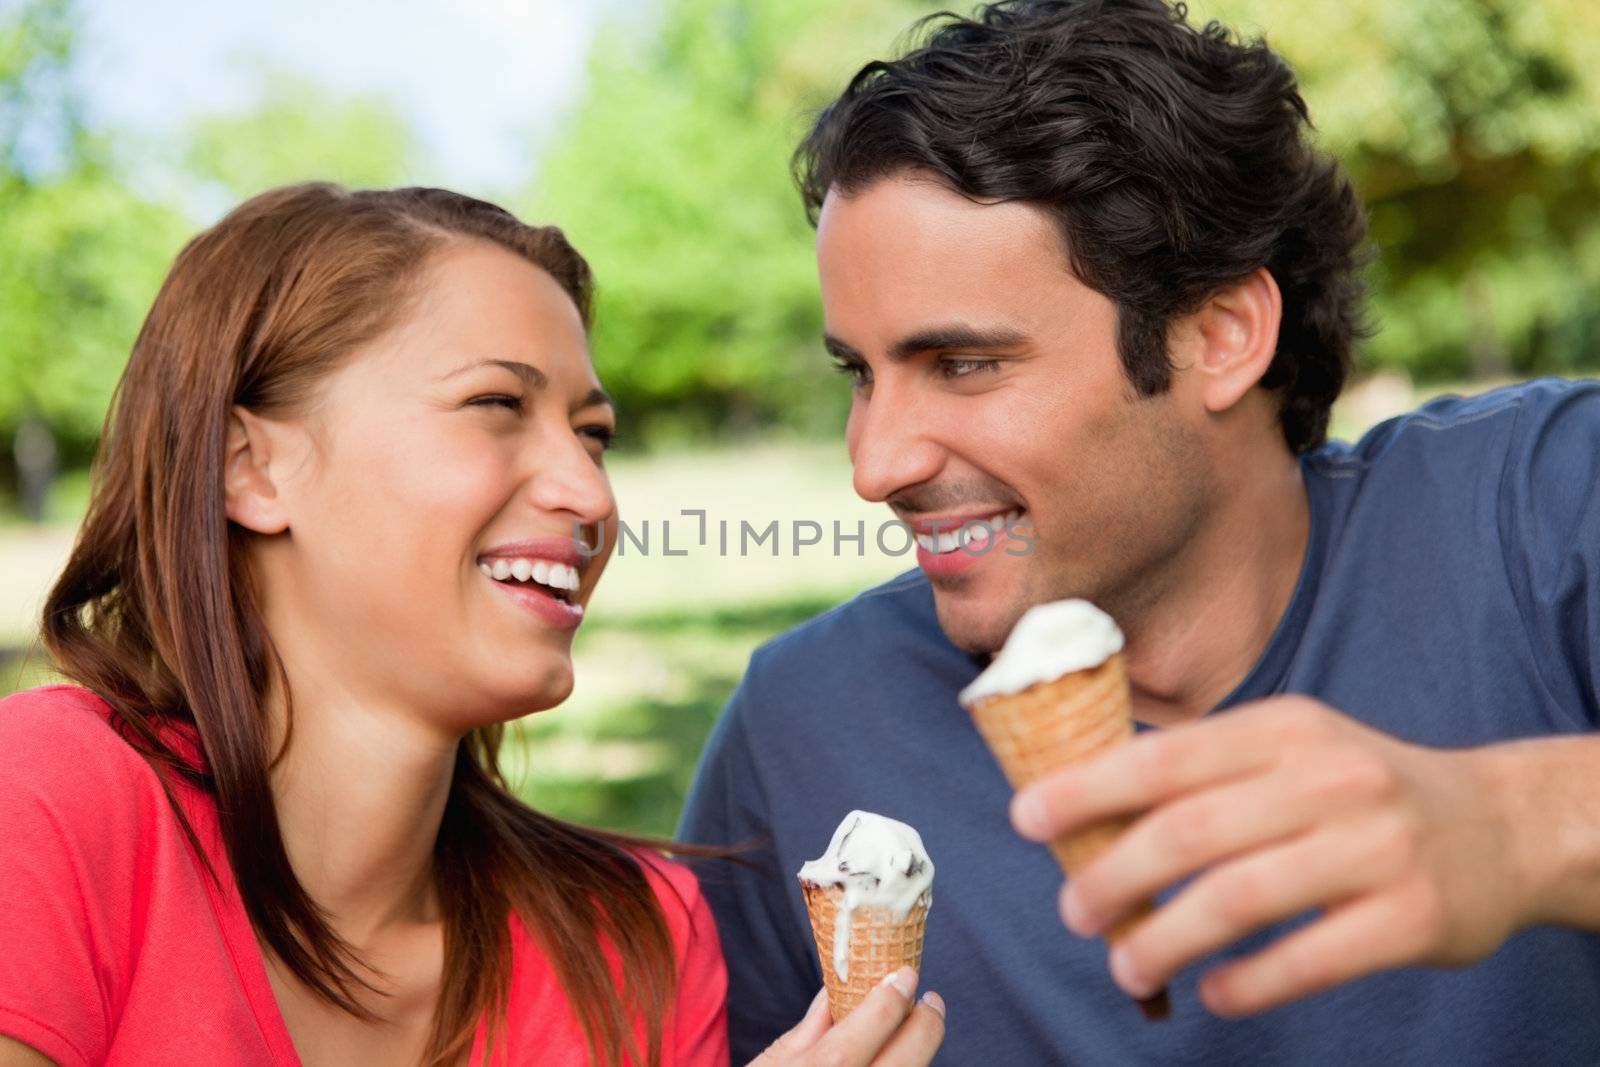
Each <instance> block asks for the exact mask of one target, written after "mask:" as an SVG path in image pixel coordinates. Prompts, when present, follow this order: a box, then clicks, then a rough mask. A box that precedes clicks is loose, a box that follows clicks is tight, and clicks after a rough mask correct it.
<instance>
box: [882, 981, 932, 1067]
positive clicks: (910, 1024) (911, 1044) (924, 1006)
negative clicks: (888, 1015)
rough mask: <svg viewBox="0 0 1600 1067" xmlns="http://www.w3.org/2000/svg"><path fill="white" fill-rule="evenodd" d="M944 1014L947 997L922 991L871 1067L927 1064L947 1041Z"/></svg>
mask: <svg viewBox="0 0 1600 1067" xmlns="http://www.w3.org/2000/svg"><path fill="white" fill-rule="evenodd" d="M944 1016H945V1007H944V998H942V997H940V996H939V994H937V993H935V992H933V991H932V990H931V989H930V990H929V991H928V992H926V993H924V994H922V998H921V999H920V1000H918V1001H917V1006H916V1007H915V1008H912V1009H911V1015H910V1017H909V1018H908V1019H906V1021H905V1022H904V1023H903V1024H901V1026H900V1029H899V1030H898V1031H897V1032H896V1033H895V1035H894V1038H893V1039H892V1040H891V1041H890V1042H889V1044H888V1045H887V1046H886V1047H885V1048H884V1050H883V1051H882V1052H880V1053H879V1054H878V1058H877V1059H875V1060H873V1061H872V1067H927V1064H928V1063H930V1062H931V1061H932V1060H933V1054H934V1053H935V1052H938V1051H939V1045H940V1044H942V1043H943V1041H944Z"/></svg>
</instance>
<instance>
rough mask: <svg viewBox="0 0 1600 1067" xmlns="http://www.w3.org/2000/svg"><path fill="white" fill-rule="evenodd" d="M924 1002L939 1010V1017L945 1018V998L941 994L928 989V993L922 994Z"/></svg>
mask: <svg viewBox="0 0 1600 1067" xmlns="http://www.w3.org/2000/svg"><path fill="white" fill-rule="evenodd" d="M922 1003H924V1004H926V1005H927V1006H928V1007H930V1008H932V1009H933V1010H934V1011H936V1012H938V1013H939V1018H941V1019H943V1018H944V998H943V997H941V996H940V995H939V994H937V993H935V992H934V991H933V990H931V989H930V990H928V991H927V992H926V993H924V994H922Z"/></svg>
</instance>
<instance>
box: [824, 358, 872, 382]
mask: <svg viewBox="0 0 1600 1067" xmlns="http://www.w3.org/2000/svg"><path fill="white" fill-rule="evenodd" d="M833 369H834V370H836V371H838V372H839V373H840V374H848V375H850V382H851V384H852V385H866V384H867V383H868V382H870V381H872V368H871V367H868V366H867V365H866V364H865V363H857V362H856V361H854V360H845V359H835V360H834V361H833Z"/></svg>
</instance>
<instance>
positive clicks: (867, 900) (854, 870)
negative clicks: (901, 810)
mask: <svg viewBox="0 0 1600 1067" xmlns="http://www.w3.org/2000/svg"><path fill="white" fill-rule="evenodd" d="M800 879H801V881H805V882H810V883H812V884H813V885H821V886H840V887H842V888H843V889H844V900H843V901H842V903H841V904H840V905H839V911H838V915H837V917H836V918H835V920H834V924H833V969H834V971H835V972H836V973H837V974H838V976H839V978H840V979H841V980H842V981H848V980H849V978H850V919H851V917H852V916H853V915H854V914H855V912H856V909H858V908H886V909H888V910H889V911H891V912H892V913H893V914H894V917H895V920H896V921H901V920H903V919H905V917H906V916H907V915H908V914H910V912H911V909H912V908H913V907H915V906H916V905H917V904H918V902H922V903H924V904H929V903H932V899H933V861H932V860H930V859H929V858H928V851H927V849H926V848H924V847H923V845H922V837H921V835H920V834H918V833H917V832H916V831H915V830H913V829H912V828H911V827H909V826H907V825H906V824H905V823H903V822H897V821H895V820H894V819H889V818H885V817H884V816H882V815H874V814H873V813H872V812H870V811H852V812H851V813H850V814H849V815H846V816H845V817H844V821H843V822H841V823H840V824H839V828H838V829H837V830H835V831H834V832H833V840H832V841H830V842H828V851H826V852H824V853H823V854H822V855H821V856H818V857H817V858H816V859H814V860H812V861H811V862H809V863H807V864H806V865H805V866H803V867H801V868H800Z"/></svg>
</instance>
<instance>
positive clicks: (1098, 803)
mask: <svg viewBox="0 0 1600 1067" xmlns="http://www.w3.org/2000/svg"><path fill="white" fill-rule="evenodd" d="M1590 751H1593V749H1592V748H1591V750H1590ZM1492 752H1493V749H1492V748H1490V749H1477V750H1458V751H1445V750H1435V749H1427V748H1421V747H1418V746H1415V745H1410V744H1406V743H1404V742H1401V741H1398V740H1395V739H1394V738H1392V737H1389V736H1387V735H1385V734H1382V733H1379V732H1377V731H1375V730H1372V729H1370V728H1368V727H1366V726H1364V725H1361V724H1360V723H1357V722H1355V721H1353V720H1351V719H1349V718H1347V717H1346V716H1344V715H1342V714H1340V713H1338V712H1336V711H1334V710H1333V709H1331V708H1329V707H1327V706H1326V705H1323V704H1320V703H1318V702H1316V701H1314V700H1310V699H1308V698H1304V697H1277V698H1273V699H1270V700H1264V701H1261V702H1259V703H1257V704H1253V705H1249V706H1246V707H1241V708H1238V709H1235V710H1230V711H1228V712H1225V713H1223V714H1220V715H1217V716H1216V717H1214V718H1211V719H1206V720H1203V721H1201V722H1198V723H1195V724H1192V725H1186V726H1181V727H1176V728H1173V729H1170V730H1163V731H1153V732H1151V733H1147V734H1144V735H1142V736H1140V737H1138V738H1136V739H1134V740H1133V741H1132V742H1130V743H1129V744H1127V745H1125V746H1123V747H1122V748H1120V749H1118V750H1116V751H1114V752H1111V753H1108V754H1106V755H1104V756H1101V757H1098V758H1096V759H1094V760H1090V761H1086V762H1085V763H1082V764H1078V765H1076V766H1073V767H1070V768H1066V769H1064V770H1062V771H1059V772H1057V773H1055V774H1053V775H1051V776H1049V777H1047V778H1044V779H1042V780H1040V781H1039V782H1036V783H1034V785H1032V786H1031V787H1029V788H1028V789H1026V790H1024V791H1023V792H1021V793H1019V794H1018V795H1017V797H1016V799H1015V801H1014V802H1013V805H1012V821H1013V823H1014V824H1015V825H1016V827H1017V830H1018V831H1019V832H1020V833H1022V835H1023V836H1025V837H1028V838H1031V839H1033V840H1036V841H1048V840H1051V839H1053V838H1055V837H1057V836H1059V835H1061V834H1065V833H1068V832H1070V831H1072V830H1074V829H1076V828H1078V827H1080V826H1082V825H1084V824H1086V823H1091V822H1094V821H1097V820H1099V819H1103V818H1105V817H1107V816H1111V815H1117V814H1128V813H1135V812H1142V813H1144V814H1143V815H1142V817H1140V818H1139V819H1138V820H1137V821H1136V822H1135V823H1134V824H1133V825H1132V826H1131V827H1129V828H1128V830H1127V831H1126V832H1124V833H1123V835H1122V836H1121V837H1120V838H1118V840H1117V841H1116V843H1115V844H1114V845H1112V847H1111V848H1109V849H1108V850H1107V851H1106V852H1105V853H1104V854H1103V855H1101V856H1100V857H1099V858H1098V859H1097V860H1095V862H1094V863H1092V864H1091V865H1090V866H1089V867H1088V868H1086V869H1085V870H1084V871H1083V872H1082V873H1081V874H1079V875H1078V876H1076V877H1074V878H1073V879H1072V880H1071V882H1070V883H1069V884H1068V886H1067V887H1066V888H1065V889H1064V890H1063V891H1062V896H1061V910H1062V916H1063V918H1064V920H1065V921H1066V924H1067V925H1068V926H1069V927H1070V928H1071V929H1072V930H1074V931H1076V932H1077V933H1079V934H1084V935H1094V934H1098V933H1101V932H1103V931H1104V930H1106V929H1107V928H1108V927H1110V926H1111V925H1112V924H1113V923H1114V922H1115V921H1116V920H1117V919H1118V918H1120V917H1122V916H1123V915H1125V914H1127V913H1128V912H1130V911H1131V910H1132V909H1133V908H1134V907H1135V906H1136V905H1137V904H1138V903H1139V902H1141V901H1146V900H1150V899H1152V898H1154V897H1155V895H1156V894H1157V893H1158V892H1159V891H1160V890H1162V889H1165V888H1166V887H1168V886H1170V885H1172V884H1173V883H1175V882H1178V881H1180V880H1182V879H1184V878H1186V877H1188V876H1190V875H1194V874H1197V873H1198V875H1199V877H1197V878H1196V879H1195V880H1194V881H1193V882H1192V883H1190V884H1189V885H1188V886H1186V887H1185V888H1184V889H1183V890H1182V891H1181V892H1179V893H1178V894H1177V895H1176V896H1175V897H1174V898H1173V899H1172V900H1170V901H1168V902H1167V903H1166V904H1165V905H1163V906H1162V907H1161V908H1159V909H1158V910H1157V911H1156V912H1155V913H1154V914H1153V915H1151V916H1150V917H1149V918H1147V919H1146V920H1144V921H1143V922H1141V923H1140V924H1139V925H1138V926H1136V927H1135V928H1134V929H1133V930H1132V931H1131V932H1130V933H1128V934H1127V935H1126V936H1125V937H1124V938H1123V939H1122V940H1120V941H1119V942H1117V944H1116V945H1114V946H1113V948H1112V953H1111V968H1112V973H1113V975H1114V976H1115V978H1116V980H1117V983H1118V984H1119V985H1121V986H1122V987H1123V988H1124V989H1125V990H1126V991H1127V992H1128V993H1130V994H1131V995H1133V996H1136V997H1138V996H1145V995H1148V994H1149V993H1150V992H1151V991H1153V990H1155V989H1158V988H1160V987H1161V986H1162V985H1164V984H1165V983H1166V982H1167V981H1168V980H1169V979H1170V978H1171V977H1172V976H1173V975H1174V974H1175V973H1177V972H1178V971H1179V970H1181V969H1182V968H1184V967H1186V966H1188V965H1189V964H1192V963H1194V962H1196V961H1197V960H1199V959H1201V958H1203V957H1205V956H1207V955H1209V954H1210V953H1212V952H1215V951H1217V950H1219V949H1222V948H1224V947H1226V946H1228V945H1230V944H1232V943H1234V942H1236V941H1238V940H1239V939H1240V938H1242V937H1244V936H1246V935H1247V934H1249V933H1251V932H1253V931H1256V930H1259V929H1261V928H1263V927H1266V926H1269V925H1271V924H1272V923H1275V922H1279V921H1281V920H1285V919H1289V918H1292V917H1294V916H1296V915H1300V914H1302V913H1304V912H1306V911H1308V910H1310V909H1320V910H1321V914H1320V915H1319V916H1318V917H1317V918H1316V919H1315V920H1313V921H1312V922H1311V923H1309V924H1308V925H1306V926H1304V927H1302V928H1299V929H1297V930H1296V931H1294V932H1293V933H1290V934H1288V935H1287V936H1285V937H1283V938H1281V939H1280V940H1278V941H1276V942H1274V943H1273V944H1271V945H1269V946H1268V947H1267V948H1265V949H1263V950H1262V951H1260V952H1258V953H1256V954H1255V955H1253V956H1249V957H1247V958H1245V959H1242V960H1238V961H1235V962H1232V963H1229V964H1227V965H1225V966H1222V967H1218V968H1216V969H1214V970H1212V971H1211V972H1209V973H1207V974H1206V975H1205V976H1204V977H1203V979H1202V980H1201V983H1200V994H1201V998H1202V1000H1203V1001H1204V1003H1205V1005H1206V1007H1208V1008H1209V1009H1210V1010H1211V1011H1213V1012H1215V1013H1217V1014H1219V1015H1224V1016H1238V1015H1248V1014H1251V1013H1254V1012H1259V1011H1264V1010H1266V1009H1268V1008H1272V1007H1276V1006H1277V1005H1280V1004H1283V1003H1285V1002H1286V1001H1290V1000H1294V999H1296V998H1298V997H1303V996H1306V995H1308V994H1310V993H1315V992H1318V991H1320V990H1323V989H1327V988H1329V987H1331V986H1335V985H1338V984H1340V983H1343V982H1347V981H1350V980H1351V979H1354V978H1357V977H1360V976H1363V975H1367V974H1371V973H1373V972H1376V971H1380V970H1385V969H1388V968H1392V967H1400V966H1405V965H1409V964H1433V965H1442V966H1452V965H1462V964H1466V963H1471V962H1474V961H1477V960H1479V959H1482V958H1483V957H1485V956H1487V955H1489V954H1490V953H1492V952H1493V951H1494V950H1495V949H1496V948H1498V947H1499V946H1500V944H1501V943H1502V942H1503V941H1504V940H1505V939H1506V937H1507V936H1508V935H1509V934H1511V933H1512V932H1513V931H1514V930H1516V929H1517V928H1519V927H1520V926H1522V925H1525V924H1527V923H1528V922H1530V921H1534V920H1535V918H1536V916H1535V915H1534V914H1533V910H1534V909H1535V907H1536V904H1535V902H1534V900H1533V889H1532V872H1530V871H1527V870H1525V869H1523V868H1524V867H1525V864H1523V863H1522V862H1521V861H1522V860H1523V859H1524V856H1523V855H1522V853H1521V852H1519V848H1520V849H1523V850H1526V849H1527V848H1528V845H1527V843H1526V840H1525V839H1524V840H1522V841H1521V842H1519V839H1518V835H1517V834H1516V833H1515V832H1514V829H1513V826H1512V825H1511V824H1512V822H1513V815H1512V813H1511V810H1510V808H1511V805H1508V804H1507V803H1505V802H1504V799H1503V798H1504V795H1505V790H1504V789H1503V788H1501V787H1500V783H1501V780H1502V777H1503V776H1501V775H1499V774H1497V773H1491V769H1490V767H1489V766H1488V762H1487V761H1486V757H1485V755H1484V754H1486V753H1492Z"/></svg>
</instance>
